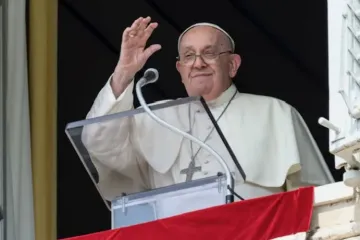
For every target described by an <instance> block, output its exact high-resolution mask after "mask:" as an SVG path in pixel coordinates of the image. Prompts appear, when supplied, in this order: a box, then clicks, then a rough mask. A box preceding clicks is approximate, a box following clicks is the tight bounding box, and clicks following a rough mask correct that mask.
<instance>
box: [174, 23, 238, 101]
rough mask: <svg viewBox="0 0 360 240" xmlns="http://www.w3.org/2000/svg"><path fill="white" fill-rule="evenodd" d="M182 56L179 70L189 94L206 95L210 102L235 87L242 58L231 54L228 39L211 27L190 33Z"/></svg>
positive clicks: (200, 28) (182, 44) (194, 29)
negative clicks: (232, 84)
mask: <svg viewBox="0 0 360 240" xmlns="http://www.w3.org/2000/svg"><path fill="white" fill-rule="evenodd" d="M195 55H197V56H195ZM199 55H201V57H200V56H199ZM179 56H180V60H179V61H177V63H176V68H177V70H178V71H179V73H180V75H181V79H182V82H183V84H184V85H185V88H186V91H187V93H188V95H189V96H203V97H204V99H205V100H207V101H209V100H213V99H216V98H217V97H219V96H220V95H221V93H222V92H224V91H225V90H226V89H227V88H228V87H229V86H230V85H231V83H232V78H233V77H235V75H236V73H237V70H238V68H239V66H240V62H241V59H240V56H239V55H237V54H233V53H231V43H230V40H229V39H228V37H227V36H226V35H225V34H224V33H222V32H221V31H219V30H218V29H216V28H213V27H210V26H197V27H194V28H192V29H190V30H189V31H188V32H186V33H185V34H184V36H183V37H182V39H181V42H180V47H179Z"/></svg>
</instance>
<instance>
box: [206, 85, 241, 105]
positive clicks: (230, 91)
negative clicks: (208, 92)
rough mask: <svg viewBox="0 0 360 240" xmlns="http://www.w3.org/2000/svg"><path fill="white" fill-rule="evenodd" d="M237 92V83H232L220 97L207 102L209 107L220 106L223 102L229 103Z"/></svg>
mask: <svg viewBox="0 0 360 240" xmlns="http://www.w3.org/2000/svg"><path fill="white" fill-rule="evenodd" d="M237 92H238V91H237V88H236V86H235V84H231V85H230V87H228V88H227V89H226V90H225V91H224V92H223V93H222V94H221V95H220V96H219V97H217V98H216V99H214V100H210V101H207V102H206V104H207V105H208V106H209V107H219V106H221V105H223V104H227V103H228V102H229V101H231V99H232V98H233V96H234V94H235V93H237Z"/></svg>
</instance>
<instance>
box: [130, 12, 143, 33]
mask: <svg viewBox="0 0 360 240" xmlns="http://www.w3.org/2000/svg"><path fill="white" fill-rule="evenodd" d="M142 20H143V17H139V18H138V19H136V20H135V21H134V22H133V23H132V24H131V27H130V32H129V34H130V37H132V36H135V35H136V34H137V32H138V29H139V27H140V24H141V21H142Z"/></svg>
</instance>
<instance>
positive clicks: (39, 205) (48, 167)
mask: <svg viewBox="0 0 360 240" xmlns="http://www.w3.org/2000/svg"><path fill="white" fill-rule="evenodd" d="M57 5H58V2H57V1H55V0H29V24H28V26H29V40H28V42H29V91H30V112H31V114H30V116H31V142H32V145H31V148H32V166H33V181H34V208H35V219H36V221H35V223H36V224H35V225H36V226H35V229H36V240H52V239H56V238H57V237H56V190H57V188H56V155H57V153H56V130H57V129H56V112H57V107H56V106H57V101H56V99H57V82H56V78H57V71H56V69H57Z"/></svg>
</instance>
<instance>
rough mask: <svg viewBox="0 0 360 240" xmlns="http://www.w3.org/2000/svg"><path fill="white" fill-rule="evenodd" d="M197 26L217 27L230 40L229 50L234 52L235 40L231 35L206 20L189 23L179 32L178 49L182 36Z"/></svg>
mask: <svg viewBox="0 0 360 240" xmlns="http://www.w3.org/2000/svg"><path fill="white" fill-rule="evenodd" d="M197 26H209V27H213V28H215V29H218V30H219V31H221V32H222V33H224V34H225V35H226V36H227V37H228V38H229V40H230V43H231V50H232V51H233V52H234V51H235V42H234V40H233V39H232V37H231V36H230V35H229V34H228V33H227V32H226V31H225V30H224V29H222V28H221V27H219V26H218V25H216V24H213V23H207V22H202V23H195V24H193V25H191V26H190V27H188V28H187V29H185V31H183V32H182V33H181V35H180V36H179V39H178V51H180V41H181V39H182V37H183V36H184V34H185V33H186V32H187V31H189V30H190V29H192V28H194V27H197Z"/></svg>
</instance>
